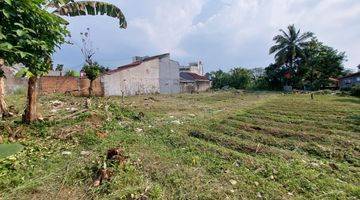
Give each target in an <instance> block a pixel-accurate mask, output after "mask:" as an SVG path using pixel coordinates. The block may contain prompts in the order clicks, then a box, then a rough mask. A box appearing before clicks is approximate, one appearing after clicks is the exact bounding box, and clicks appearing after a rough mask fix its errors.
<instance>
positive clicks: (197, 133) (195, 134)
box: [189, 131, 205, 138]
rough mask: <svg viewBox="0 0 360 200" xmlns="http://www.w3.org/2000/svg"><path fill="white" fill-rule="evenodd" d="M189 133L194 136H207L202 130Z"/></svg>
mask: <svg viewBox="0 0 360 200" xmlns="http://www.w3.org/2000/svg"><path fill="white" fill-rule="evenodd" d="M189 135H190V136H191V137H194V138H204V137H205V135H204V134H203V133H201V132H200V131H191V132H190V133H189Z"/></svg>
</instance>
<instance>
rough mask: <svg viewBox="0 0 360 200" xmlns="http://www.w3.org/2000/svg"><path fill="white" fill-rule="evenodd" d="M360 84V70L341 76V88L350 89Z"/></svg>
mask: <svg viewBox="0 0 360 200" xmlns="http://www.w3.org/2000/svg"><path fill="white" fill-rule="evenodd" d="M358 84H359V85H360V72H357V73H354V74H350V75H347V76H344V77H341V78H339V87H340V89H349V88H351V87H352V86H354V85H358Z"/></svg>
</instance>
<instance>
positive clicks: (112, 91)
mask: <svg viewBox="0 0 360 200" xmlns="http://www.w3.org/2000/svg"><path fill="white" fill-rule="evenodd" d="M101 82H102V83H103V84H104V90H105V91H104V93H105V96H121V95H122V92H124V95H125V96H132V95H138V94H154V93H161V94H177V93H180V76H179V63H178V62H175V61H172V60H170V56H166V57H163V58H161V59H153V60H149V61H145V62H143V63H141V64H140V65H138V66H134V67H131V68H128V69H124V70H121V71H118V72H114V73H113V74H107V75H103V76H102V77H101Z"/></svg>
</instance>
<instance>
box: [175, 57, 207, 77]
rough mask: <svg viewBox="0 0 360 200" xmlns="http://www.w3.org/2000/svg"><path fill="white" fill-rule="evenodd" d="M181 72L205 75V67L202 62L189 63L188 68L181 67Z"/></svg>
mask: <svg viewBox="0 0 360 200" xmlns="http://www.w3.org/2000/svg"><path fill="white" fill-rule="evenodd" d="M180 72H190V73H194V74H198V75H201V76H203V75H204V66H203V64H202V62H201V61H198V62H192V63H189V65H187V66H181V67H180Z"/></svg>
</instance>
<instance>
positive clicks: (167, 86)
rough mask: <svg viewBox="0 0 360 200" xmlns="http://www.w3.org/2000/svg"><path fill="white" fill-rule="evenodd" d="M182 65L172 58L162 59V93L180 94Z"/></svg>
mask: <svg viewBox="0 0 360 200" xmlns="http://www.w3.org/2000/svg"><path fill="white" fill-rule="evenodd" d="M179 68H180V65H179V63H178V62H176V61H173V60H170V57H164V58H162V59H160V77H161V78H160V93H161V94H178V93H180V71H179Z"/></svg>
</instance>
